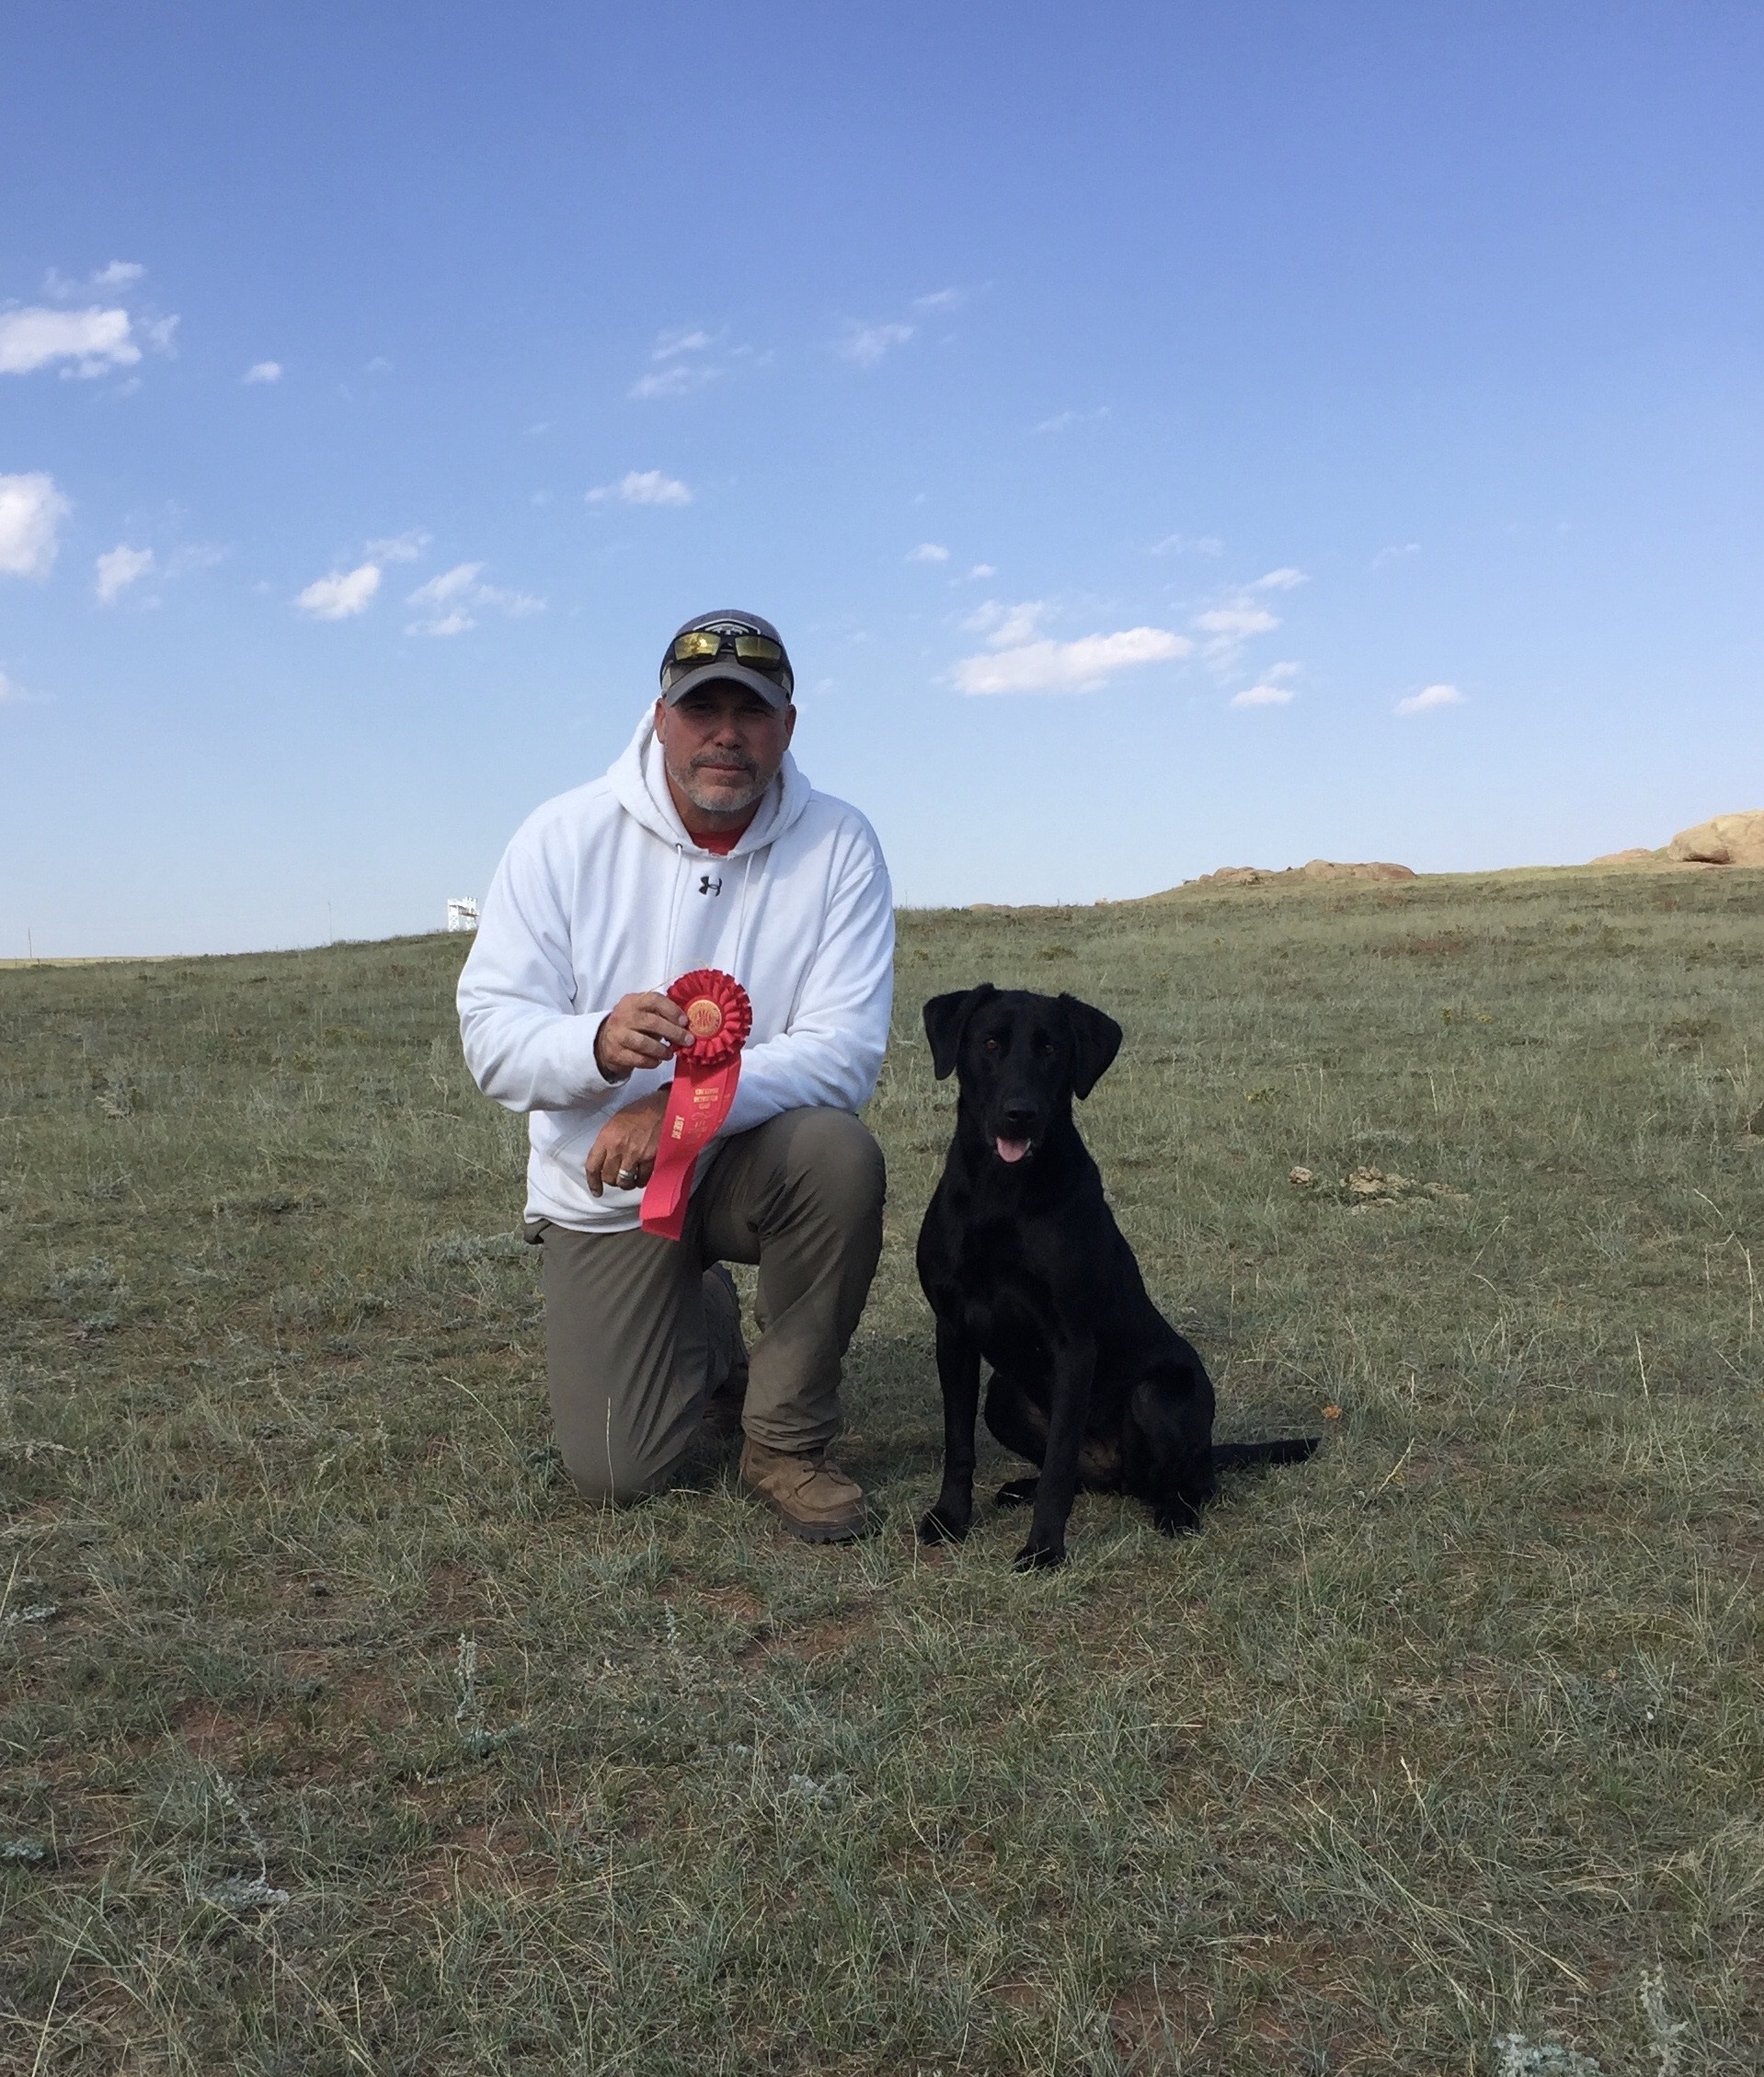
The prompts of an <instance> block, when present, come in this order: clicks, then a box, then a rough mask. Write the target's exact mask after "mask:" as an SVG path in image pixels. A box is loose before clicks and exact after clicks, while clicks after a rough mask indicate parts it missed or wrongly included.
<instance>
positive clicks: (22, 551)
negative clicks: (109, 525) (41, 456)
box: [0, 470, 74, 577]
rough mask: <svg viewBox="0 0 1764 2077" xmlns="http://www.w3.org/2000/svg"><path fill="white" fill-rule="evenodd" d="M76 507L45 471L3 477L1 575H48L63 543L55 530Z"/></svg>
mask: <svg viewBox="0 0 1764 2077" xmlns="http://www.w3.org/2000/svg"><path fill="white" fill-rule="evenodd" d="M73 510H74V508H73V506H72V505H70V504H69V503H68V501H67V499H65V498H63V496H62V494H61V492H60V491H59V490H57V489H56V488H55V479H54V477H53V476H50V475H48V474H47V473H46V472H45V471H43V470H33V471H32V472H31V473H30V474H29V475H28V476H0V576H5V577H47V576H48V575H49V573H50V570H51V568H52V567H53V565H54V561H55V551H56V548H57V547H58V546H59V545H60V544H59V543H58V542H57V541H56V539H55V530H56V529H57V528H58V527H59V526H60V525H61V523H62V522H63V520H64V519H65V518H66V517H67V515H68V513H69V512H71V511H73Z"/></svg>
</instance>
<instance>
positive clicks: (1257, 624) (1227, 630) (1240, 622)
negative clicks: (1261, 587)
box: [1195, 599, 1280, 648]
mask: <svg viewBox="0 0 1764 2077" xmlns="http://www.w3.org/2000/svg"><path fill="white" fill-rule="evenodd" d="M1195 625H1196V626H1197V627H1198V628H1199V629H1200V630H1201V632H1202V633H1203V634H1205V635H1212V636H1214V637H1217V638H1218V642H1219V643H1220V644H1230V645H1231V647H1232V648H1235V647H1236V646H1237V645H1238V644H1239V643H1240V642H1246V641H1247V640H1248V639H1249V638H1250V637H1251V636H1252V635H1266V634H1267V632H1268V631H1269V630H1270V629H1271V628H1275V627H1277V626H1278V625H1280V623H1279V620H1278V618H1277V615H1276V614H1271V613H1270V612H1269V611H1268V609H1267V608H1266V606H1258V605H1256V604H1254V603H1253V602H1251V601H1250V600H1248V599H1239V600H1238V601H1237V602H1235V603H1234V604H1232V605H1229V606H1214V607H1212V608H1211V609H1210V611H1208V612H1207V613H1200V614H1196V615H1195Z"/></svg>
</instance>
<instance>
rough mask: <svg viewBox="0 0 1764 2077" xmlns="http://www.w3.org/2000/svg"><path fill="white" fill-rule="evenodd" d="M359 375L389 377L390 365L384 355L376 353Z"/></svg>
mask: <svg viewBox="0 0 1764 2077" xmlns="http://www.w3.org/2000/svg"><path fill="white" fill-rule="evenodd" d="M361 373H363V374H364V375H389V374H390V373H392V363H391V361H388V360H387V359H386V357H385V355H384V353H376V354H375V355H374V357H373V359H372V361H369V362H368V364H367V366H366V367H365V368H363V369H362V371H361Z"/></svg>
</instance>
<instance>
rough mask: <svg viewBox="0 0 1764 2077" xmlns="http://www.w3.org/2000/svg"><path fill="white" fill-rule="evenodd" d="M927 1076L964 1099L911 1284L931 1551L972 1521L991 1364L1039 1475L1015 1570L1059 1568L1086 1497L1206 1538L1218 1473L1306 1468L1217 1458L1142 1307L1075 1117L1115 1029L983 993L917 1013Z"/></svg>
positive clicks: (1167, 1346) (1087, 1009)
mask: <svg viewBox="0 0 1764 2077" xmlns="http://www.w3.org/2000/svg"><path fill="white" fill-rule="evenodd" d="M924 1016H925V1032H926V1035H927V1037H928V1038H929V1039H930V1040H931V1057H932V1064H933V1065H934V1068H935V1069H936V1072H937V1077H938V1079H939V1080H940V1081H941V1080H942V1079H943V1078H944V1076H945V1075H947V1074H949V1073H951V1072H952V1071H953V1072H954V1073H956V1076H957V1078H958V1083H959V1088H960V1102H959V1104H958V1106H957V1108H956V1136H955V1138H954V1140H953V1141H952V1142H950V1148H949V1154H948V1157H947V1159H946V1160H945V1163H944V1173H943V1179H942V1180H941V1181H940V1182H939V1183H938V1185H937V1188H936V1192H935V1194H934V1196H933V1198H932V1200H931V1203H930V1205H929V1207H928V1208H927V1210H926V1212H925V1218H924V1224H923V1225H922V1227H921V1228H920V1231H919V1281H920V1283H921V1284H922V1286H923V1287H924V1293H925V1296H926V1298H927V1299H928V1300H929V1301H930V1302H931V1309H932V1311H933V1313H934V1314H935V1315H936V1319H937V1375H938V1379H939V1381H940V1383H942V1385H943V1394H944V1483H943V1490H942V1492H940V1493H939V1494H938V1496H937V1504H936V1506H935V1507H934V1508H933V1509H932V1510H931V1512H930V1513H929V1514H928V1515H926V1516H925V1518H924V1520H923V1521H922V1523H921V1524H920V1527H919V1534H920V1537H921V1540H922V1542H924V1543H939V1542H945V1541H949V1540H953V1539H957V1538H960V1537H963V1536H965V1535H967V1533H968V1527H969V1525H970V1523H971V1522H972V1520H973V1514H974V1420H975V1415H976V1413H977V1411H978V1408H979V1388H980V1360H981V1359H982V1358H984V1359H985V1360H986V1361H987V1362H989V1363H990V1364H991V1366H992V1376H991V1383H990V1384H989V1385H988V1387H987V1394H986V1425H987V1427H988V1428H990V1429H991V1431H992V1433H993V1434H994V1435H995V1436H997V1438H998V1439H999V1440H1000V1441H1001V1442H1002V1443H1003V1444H1004V1446H1005V1448H1006V1449H1008V1450H1014V1451H1015V1452H1017V1454H1018V1455H1019V1456H1022V1457H1027V1458H1028V1459H1029V1461H1030V1462H1031V1463H1037V1464H1039V1465H1040V1466H1041V1475H1040V1476H1039V1478H1022V1479H1013V1480H1012V1481H1011V1482H1010V1484H1008V1485H1006V1486H1002V1487H1001V1489H1000V1491H999V1496H998V1497H999V1501H1000V1504H1001V1505H1002V1506H1008V1505H1011V1504H1014V1503H1015V1502H1018V1501H1025V1500H1033V1501H1034V1503H1035V1512H1034V1515H1033V1517H1032V1518H1031V1520H1030V1524H1029V1538H1028V1541H1027V1543H1025V1544H1024V1546H1023V1548H1022V1549H1021V1550H1020V1551H1019V1552H1018V1553H1017V1556H1016V1566H1017V1569H1018V1570H1019V1571H1020V1572H1021V1571H1028V1570H1031V1569H1034V1568H1036V1567H1038V1566H1054V1565H1059V1564H1060V1563H1062V1562H1063V1560H1064V1558H1065V1555H1066V1520H1067V1517H1068V1516H1069V1515H1070V1514H1071V1504H1072V1499H1073V1497H1074V1496H1075V1495H1076V1494H1077V1492H1078V1491H1079V1489H1080V1487H1081V1486H1083V1487H1086V1488H1088V1489H1089V1490H1091V1491H1092V1492H1102V1493H1131V1494H1133V1495H1134V1496H1135V1497H1136V1498H1140V1499H1142V1500H1147V1501H1149V1502H1150V1503H1151V1511H1152V1516H1153V1519H1154V1520H1156V1522H1157V1525H1158V1527H1159V1528H1160V1529H1162V1530H1163V1532H1165V1533H1166V1534H1168V1535H1174V1534H1176V1533H1177V1532H1179V1531H1187V1530H1192V1529H1194V1528H1196V1527H1197V1525H1198V1522H1199V1520H1200V1509H1201V1507H1202V1506H1203V1505H1204V1503H1205V1502H1206V1501H1208V1500H1209V1499H1210V1498H1212V1494H1213V1479H1214V1474H1215V1473H1216V1472H1218V1471H1220V1469H1223V1468H1226V1467H1235V1466H1240V1465H1249V1464H1269V1463H1300V1462H1302V1460H1303V1459H1304V1458H1306V1457H1308V1456H1310V1455H1311V1454H1312V1452H1313V1451H1314V1450H1315V1449H1316V1447H1317V1443H1316V1440H1315V1439H1314V1438H1302V1439H1301V1438H1293V1439H1290V1440H1284V1441H1277V1442H1233V1443H1215V1442H1214V1440H1213V1386H1212V1380H1211V1379H1210V1378H1208V1375H1207V1371H1206V1368H1205V1366H1204V1365H1203V1364H1202V1362H1201V1360H1200V1358H1199V1356H1198V1355H1197V1354H1196V1352H1195V1350H1194V1348H1193V1347H1192V1346H1191V1345H1190V1344H1189V1343H1188V1342H1186V1340H1184V1338H1183V1337H1182V1336H1181V1335H1179V1334H1178V1333H1177V1332H1176V1330H1175V1329H1174V1327H1173V1326H1172V1325H1170V1323H1169V1321H1168V1320H1166V1319H1165V1318H1164V1317H1163V1314H1161V1313H1160V1312H1159V1311H1158V1309H1157V1307H1156V1306H1155V1305H1153V1304H1152V1302H1151V1299H1150V1298H1149V1297H1148V1296H1147V1294H1146V1289H1145V1284H1144V1281H1143V1280H1142V1279H1141V1278H1140V1266H1139V1264H1138V1263H1137V1262H1136V1261H1135V1260H1134V1258H1133V1251H1132V1249H1131V1248H1130V1247H1129V1246H1128V1244H1127V1241H1126V1239H1125V1237H1124V1236H1123V1234H1122V1233H1121V1230H1120V1228H1119V1227H1118V1226H1117V1224H1116V1223H1115V1216H1114V1214H1113V1213H1112V1212H1111V1211H1109V1208H1108V1205H1107V1202H1106V1201H1105V1199H1104V1196H1103V1178H1102V1176H1101V1175H1100V1174H1099V1173H1098V1171H1097V1167H1096V1164H1095V1163H1094V1161H1093V1160H1092V1159H1091V1157H1090V1153H1089V1151H1088V1150H1087V1149H1086V1147H1085V1145H1084V1142H1083V1141H1082V1139H1081V1138H1080V1137H1079V1134H1078V1128H1077V1126H1076V1125H1074V1124H1073V1122H1072V1115H1071V1100H1072V1098H1073V1097H1074V1096H1089V1094H1090V1092H1091V1090H1092V1089H1093V1088H1094V1086H1095V1085H1096V1083H1097V1081H1098V1079H1099V1078H1100V1077H1101V1076H1102V1074H1103V1073H1105V1070H1106V1069H1107V1068H1108V1066H1109V1063H1110V1062H1111V1061H1113V1060H1114V1058H1115V1056H1116V1054H1117V1051H1119V1050H1120V1044H1121V1027H1120V1026H1119V1025H1118V1024H1117V1023H1116V1022H1115V1020H1114V1018H1113V1017H1109V1016H1104V1014H1103V1012H1102V1011H1101V1010H1096V1009H1093V1008H1092V1007H1091V1006H1090V1004H1088V1003H1081V1002H1079V1001H1078V1000H1077V998H1076V997H1075V996H1071V995H1059V996H1054V995H1031V994H1027V993H1023V992H1021V991H1015V990H1013V991H1007V992H1001V991H1000V990H998V989H996V988H994V987H992V986H991V983H990V982H988V983H983V984H982V985H981V986H980V987H979V988H971V989H969V990H968V991H967V993H955V994H951V995H937V996H934V997H933V999H932V1000H931V1001H930V1002H928V1003H927V1004H925V1012H924Z"/></svg>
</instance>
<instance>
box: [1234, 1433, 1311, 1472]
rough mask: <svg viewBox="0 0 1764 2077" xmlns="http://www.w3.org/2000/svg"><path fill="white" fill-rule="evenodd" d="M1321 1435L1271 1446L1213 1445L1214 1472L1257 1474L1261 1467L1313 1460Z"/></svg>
mask: <svg viewBox="0 0 1764 2077" xmlns="http://www.w3.org/2000/svg"><path fill="white" fill-rule="evenodd" d="M1322 1440H1323V1437H1322V1436H1321V1435H1284V1436H1281V1437H1280V1438H1279V1439H1278V1440H1276V1441H1273V1442H1215V1443H1214V1444H1213V1469H1214V1470H1215V1471H1259V1470H1261V1469H1262V1467H1263V1466H1264V1465H1265V1464H1301V1463H1304V1461H1305V1459H1306V1458H1307V1457H1314V1456H1315V1455H1316V1453H1317V1448H1318V1445H1319V1444H1320V1443H1321V1442H1322Z"/></svg>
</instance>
